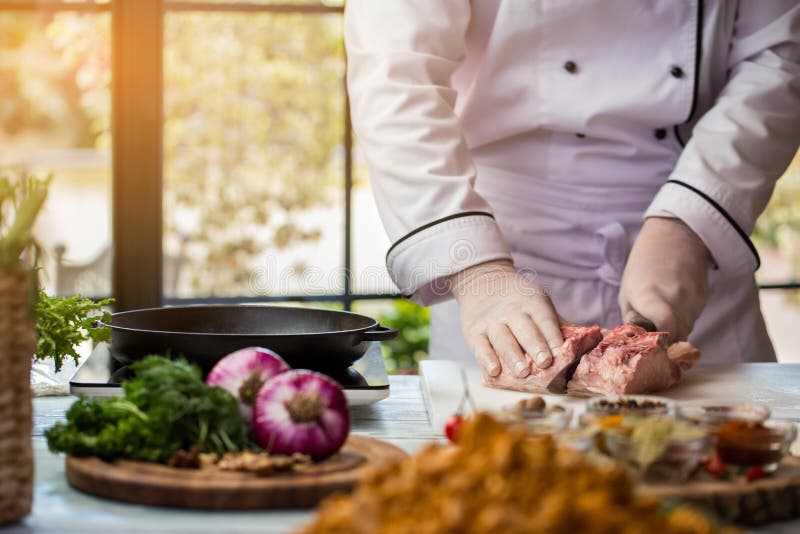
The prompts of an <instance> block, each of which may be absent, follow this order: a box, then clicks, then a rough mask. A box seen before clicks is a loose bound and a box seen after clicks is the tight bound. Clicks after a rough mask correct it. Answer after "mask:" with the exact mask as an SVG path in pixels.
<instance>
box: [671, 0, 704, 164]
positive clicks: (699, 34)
mask: <svg viewBox="0 0 800 534" xmlns="http://www.w3.org/2000/svg"><path fill="white" fill-rule="evenodd" d="M704 11H705V10H704V9H703V0H697V26H696V28H695V32H694V35H695V43H694V87H693V90H692V107H691V108H689V116H688V117H687V118H686V120H685V121H683V124H687V123H688V122H689V121H691V120H692V117H694V112H695V111H697V98H698V94H699V92H700V62H701V61H702V60H703V12H704ZM678 126H679V125H678V124H676V125H675V126H674V127H673V129H672V131H673V133H674V134H675V138H676V139H677V140H678V143H680V145H681V148H683V147H685V146H686V141H684V140H683V139H682V138H681V133H680V131H679V130H678Z"/></svg>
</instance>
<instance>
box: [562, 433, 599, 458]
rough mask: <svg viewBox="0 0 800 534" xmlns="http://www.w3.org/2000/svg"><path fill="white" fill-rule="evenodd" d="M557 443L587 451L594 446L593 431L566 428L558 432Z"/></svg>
mask: <svg viewBox="0 0 800 534" xmlns="http://www.w3.org/2000/svg"><path fill="white" fill-rule="evenodd" d="M558 445H559V446H560V447H564V448H565V449H571V450H573V451H577V452H581V453H587V452H589V451H590V450H592V449H594V448H595V434H594V432H587V429H582V428H567V429H565V430H563V431H562V432H560V433H559V434H558Z"/></svg>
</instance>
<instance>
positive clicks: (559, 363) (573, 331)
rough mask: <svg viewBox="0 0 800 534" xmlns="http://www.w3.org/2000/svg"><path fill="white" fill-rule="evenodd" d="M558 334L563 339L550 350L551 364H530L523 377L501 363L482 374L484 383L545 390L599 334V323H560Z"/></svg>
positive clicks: (499, 386) (597, 338) (589, 347)
mask: <svg viewBox="0 0 800 534" xmlns="http://www.w3.org/2000/svg"><path fill="white" fill-rule="evenodd" d="M561 334H562V335H563V336H564V343H563V344H562V345H561V347H559V349H558V350H556V351H555V353H554V354H553V364H552V365H551V366H550V367H548V368H547V369H540V368H538V367H536V366H535V365H534V366H532V367H531V369H532V371H531V374H530V375H528V376H527V377H525V378H519V377H517V376H516V375H515V374H514V372H513V370H512V369H506V368H505V367H503V369H502V370H501V371H500V374H499V375H497V376H484V379H485V380H486V384H487V385H489V386H492V387H497V388H504V389H516V390H519V391H532V392H539V393H546V392H547V384H549V383H550V381H551V380H552V379H553V377H555V375H556V374H558V372H559V371H560V370H561V369H563V368H564V367H565V366H567V365H568V364H569V363H571V362H572V361H573V360H574V359H575V358H579V357H580V356H582V355H583V354H585V353H586V352H587V351H589V350H591V349H592V348H593V347H594V346H595V345H597V344H598V343H599V342H600V340H601V339H602V338H603V334H602V333H601V331H600V327H599V326H577V325H568V326H562V327H561Z"/></svg>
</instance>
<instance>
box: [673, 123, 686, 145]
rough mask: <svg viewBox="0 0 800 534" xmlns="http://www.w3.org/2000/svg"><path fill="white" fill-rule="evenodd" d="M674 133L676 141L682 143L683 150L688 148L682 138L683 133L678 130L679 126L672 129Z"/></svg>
mask: <svg viewBox="0 0 800 534" xmlns="http://www.w3.org/2000/svg"><path fill="white" fill-rule="evenodd" d="M672 131H673V133H674V134H675V139H677V140H678V143H680V145H681V148H684V147H686V142H685V141H684V140H683V139H682V138H681V132H680V131H679V130H678V125H677V124H676V125H675V126H673V127H672Z"/></svg>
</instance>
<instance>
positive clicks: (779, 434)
mask: <svg viewBox="0 0 800 534" xmlns="http://www.w3.org/2000/svg"><path fill="white" fill-rule="evenodd" d="M796 437H797V429H796V428H795V426H794V424H793V423H792V422H790V421H780V420H775V419H772V420H768V421H764V422H751V421H728V422H727V423H724V424H723V425H721V426H720V427H719V428H718V429H717V431H716V435H715V444H714V448H715V451H716V453H717V456H718V457H719V459H720V460H721V461H722V462H724V463H725V464H729V465H737V466H762V467H763V469H764V470H765V471H767V472H769V471H774V470H775V469H776V468H777V467H778V462H780V461H781V459H782V458H783V456H784V455H785V454H786V452H787V451H788V450H789V446H790V445H791V444H792V442H793V441H794V440H795V438H796Z"/></svg>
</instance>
